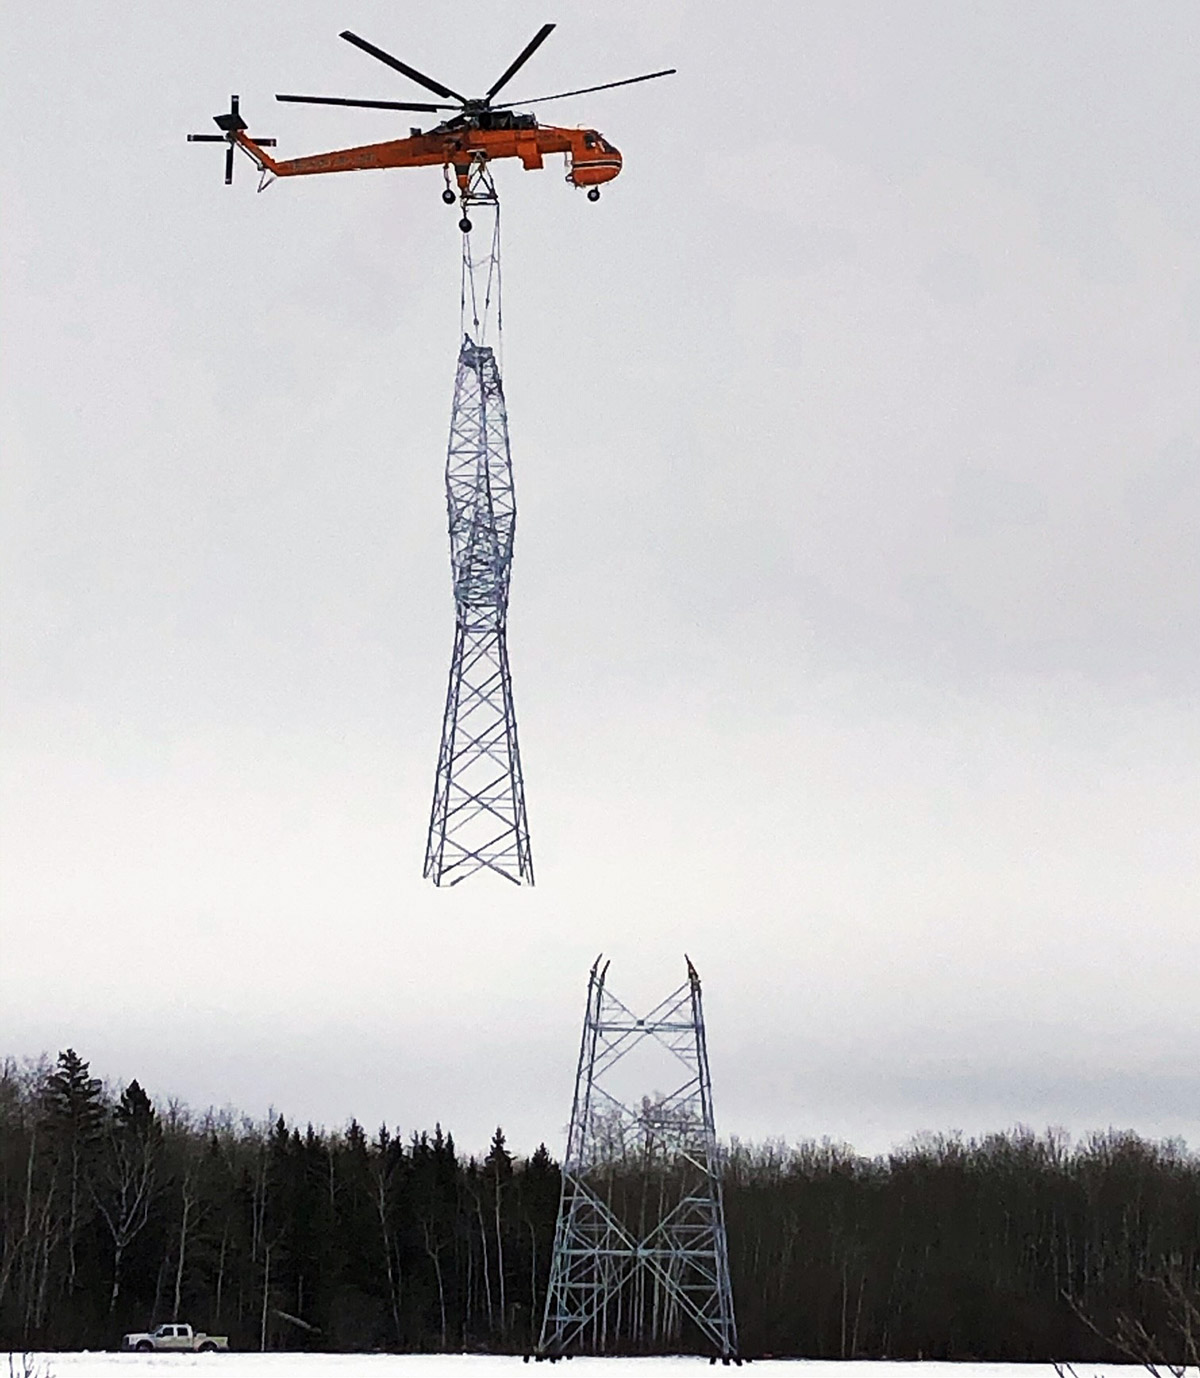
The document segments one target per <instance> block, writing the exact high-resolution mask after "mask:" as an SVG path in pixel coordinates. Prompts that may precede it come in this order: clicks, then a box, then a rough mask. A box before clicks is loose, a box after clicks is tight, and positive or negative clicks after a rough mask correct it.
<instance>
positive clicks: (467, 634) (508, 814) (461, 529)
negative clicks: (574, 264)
mask: <svg viewBox="0 0 1200 1378" xmlns="http://www.w3.org/2000/svg"><path fill="white" fill-rule="evenodd" d="M472 189H473V193H474V194H473V196H472V199H471V200H470V201H469V202H464V205H466V204H470V205H473V206H482V207H484V208H488V207H490V208H491V210H492V212H493V213H494V221H493V227H492V234H491V241H490V242H491V249H490V252H489V253H487V254H486V255H485V256H484V258H483V259H480V260H475V259H473V258H472V252H471V240H470V234H471V229H470V221H469V220H467V219H466V218H465V211H464V221H463V224H464V225H465V226H466V229H465V230H464V233H463V290H462V310H463V325H464V334H463V343H462V348H461V349H460V350H459V354H458V374H457V377H456V379H455V384H454V409H453V412H452V414H451V419H450V445H449V448H448V450H447V454H446V505H447V508H448V511H449V518H450V563H451V568H452V570H453V576H454V605H455V610H456V617H455V631H454V655H453V658H452V660H451V663H450V681H449V686H448V688H447V691H446V712H445V717H444V719H443V723H442V744H441V750H440V752H439V754H438V767H437V780H436V783H435V785H434V791H433V808H432V810H431V813H430V819H429V840H428V843H427V844H426V849H425V876H426V878H427V879H430V880H432V881H433V883H434V884H435V885H457V884H458V882H459V881H461V880H465V879H466V877H467V876H469V875H472V874H473V873H474V872H476V871H479V870H483V869H488V870H492V871H497V872H499V874H500V875H502V876H504V877H506V878H507V879H508V880H511V881H513V882H514V883H515V884H518V885H520V884H528V885H532V884H533V857H532V854H531V852H530V848H529V825H528V822H527V821H526V816H525V782H524V778H523V776H522V774H521V754H520V750H519V749H518V745H517V716H516V711H515V709H514V706H513V692H512V676H511V674H510V673H509V668H508V645H507V639H506V621H507V615H508V585H509V572H510V570H511V567H512V553H513V533H514V530H515V527H516V518H517V506H516V498H515V495H514V492H513V476H512V458H511V455H510V453H509V445H508V418H507V414H506V412H505V407H504V389H503V385H502V383H501V381H500V370H499V368H498V366H497V363H496V354H495V351H494V350H493V349H492V347H491V346H489V345H486V344H483V343H482V342H481V343H476V339H479V340H480V341H482V338H483V335H484V333H485V332H486V330H487V327H488V324H489V314H490V312H491V308H492V304H493V300H494V302H495V313H496V329H497V333H498V332H499V327H500V315H499V309H500V308H499V272H500V220H499V215H500V212H499V203H498V201H497V200H496V196H495V189H494V188H493V187H492V185H491V179H490V176H489V175H488V173H487V167H486V164H482V165H481V167H480V169H479V170H478V172H477V173H476V174H475V175H474V176H473V178H472ZM485 213H486V209H485ZM483 270H486V282H485V284H484V286H483V289H482V290H481V291H480V292H479V293H478V294H477V292H476V282H475V279H476V274H477V272H478V273H479V274H480V276H481V277H482V276H483ZM479 297H483V308H482V314H483V319H482V322H481V320H480V304H479ZM468 326H469V327H470V328H472V329H473V330H474V332H475V336H476V338H475V339H473V338H472V336H471V334H470V333H467V329H466V327H468Z"/></svg>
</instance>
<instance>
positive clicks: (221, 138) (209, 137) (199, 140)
mask: <svg viewBox="0 0 1200 1378" xmlns="http://www.w3.org/2000/svg"><path fill="white" fill-rule="evenodd" d="M187 141H188V143H190V144H223V143H228V142H229V141H228V139H226V137H225V135H224V134H189V135H188V136H187Z"/></svg>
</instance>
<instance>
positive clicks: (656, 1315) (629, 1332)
mask: <svg viewBox="0 0 1200 1378" xmlns="http://www.w3.org/2000/svg"><path fill="white" fill-rule="evenodd" d="M607 974H608V964H607V963H605V964H604V965H603V966H601V964H600V961H599V960H597V962H596V965H595V966H593V968H592V972H591V977H590V979H589V981H588V998H587V1014H586V1016H585V1017H584V1022H583V1039H582V1043H581V1045H580V1050H579V1067H578V1071H577V1073H576V1078H575V1099H574V1103H573V1105H572V1109H571V1125H570V1129H569V1131H568V1137H567V1152H566V1158H565V1161H564V1163H563V1179H562V1180H563V1185H562V1197H561V1201H560V1204H559V1213H558V1224H557V1228H556V1231H555V1238H554V1255H553V1258H552V1260H551V1264H550V1284H549V1288H548V1290H547V1293H546V1310H545V1315H544V1318H543V1321H542V1330H541V1337H540V1339H539V1341H538V1348H537V1357H538V1358H542V1359H557V1358H560V1357H562V1356H563V1355H570V1354H621V1353H625V1354H629V1353H633V1354H647V1353H651V1354H653V1353H660V1354H661V1353H679V1352H692V1353H707V1354H709V1356H710V1357H711V1358H713V1359H714V1360H715V1359H718V1358H719V1359H721V1360H723V1361H724V1362H726V1363H729V1362H734V1363H737V1362H740V1360H739V1358H738V1339H737V1324H736V1321H735V1319H734V1314H733V1290H732V1287H731V1285H730V1280H729V1248H728V1243H727V1240H726V1235H725V1209H724V1203H723V1199H722V1194H721V1158H720V1153H719V1150H718V1147H717V1139H716V1131H715V1128H714V1124H713V1105H712V1083H711V1081H710V1078H709V1071H708V1050H707V1045H706V1043H705V1032H704V1011H703V1008H702V1004H701V995H700V977H699V976H698V975H697V973H696V969H695V967H693V966H692V964H691V962H690V961H688V963H687V980H686V981H685V982H684V984H683V985H682V986H680V987H679V989H678V990H676V991H674V992H673V993H672V994H671V995H668V996H667V998H666V999H665V1000H663V1001H662V1002H661V1003H660V1004H658V1005H657V1006H655V1008H654V1009H652V1010H651V1011H650V1013H649V1014H647V1015H645V1016H644V1017H642V1018H638V1017H637V1016H636V1015H635V1014H634V1013H633V1012H632V1011H631V1010H630V1009H629V1008H628V1007H627V1006H625V1005H623V1004H622V1003H621V1001H620V1000H618V999H617V997H616V996H615V995H613V994H612V992H611V991H609V990H608V988H607V986H606V977H607ZM646 1044H651V1045H653V1046H654V1050H655V1051H656V1052H657V1053H658V1054H659V1061H660V1063H665V1064H666V1065H667V1066H670V1067H673V1068H674V1069H675V1075H676V1076H679V1077H682V1080H681V1081H680V1082H679V1084H678V1085H677V1086H676V1088H675V1090H673V1091H671V1092H670V1093H669V1094H662V1093H658V1094H655V1095H644V1094H643V1095H642V1096H641V1097H640V1099H637V1100H635V1099H634V1098H633V1097H632V1096H631V1095H630V1094H629V1091H628V1089H627V1085H628V1081H629V1079H628V1077H626V1078H624V1080H622V1077H621V1074H620V1071H619V1067H618V1065H619V1064H624V1063H625V1060H626V1059H627V1058H629V1056H630V1054H634V1053H637V1051H638V1050H639V1049H642V1048H644V1046H645V1045H646ZM667 1084H671V1083H670V1082H667Z"/></svg>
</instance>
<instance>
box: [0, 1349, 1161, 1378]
mask: <svg viewBox="0 0 1200 1378" xmlns="http://www.w3.org/2000/svg"><path fill="white" fill-rule="evenodd" d="M30 1357H31V1358H32V1359H33V1360H34V1366H33V1367H32V1368H31V1369H30V1378H118V1375H119V1378H133V1375H134V1374H138V1373H151V1374H153V1375H154V1378H159V1375H160V1374H161V1373H162V1372H163V1371H164V1370H167V1371H169V1372H170V1373H171V1374H177V1373H178V1372H179V1371H180V1370H181V1369H185V1368H186V1369H203V1370H204V1371H205V1373H206V1374H208V1375H211V1374H212V1372H213V1370H219V1376H218V1378H284V1376H285V1375H288V1378H291V1375H296V1376H297V1378H326V1375H328V1378H517V1375H518V1373H519V1372H520V1371H522V1369H523V1371H524V1372H525V1373H527V1374H532V1372H533V1369H532V1367H528V1368H524V1366H523V1365H522V1361H521V1358H520V1357H519V1356H516V1357H514V1356H511V1355H479V1354H286V1353H285V1354H120V1353H89V1352H86V1351H85V1352H83V1353H59V1354H45V1355H37V1356H30ZM707 1368H708V1360H707V1359H695V1358H673V1359H588V1358H578V1359H573V1360H572V1361H571V1367H570V1370H569V1372H570V1378H688V1375H694V1378H699V1375H700V1374H701V1373H702V1372H703V1371H705V1370H706V1369H707ZM6 1370H7V1364H6V1362H5V1356H4V1355H3V1353H2V1352H0V1378H7V1372H6ZM1075 1371H1076V1375H1077V1378H1101V1375H1123V1376H1124V1378H1135V1376H1136V1375H1138V1374H1141V1373H1142V1372H1143V1370H1142V1369H1140V1368H1138V1367H1136V1366H1135V1365H1125V1364H1103V1365H1100V1366H1097V1365H1094V1364H1079V1365H1076V1367H1075ZM13 1372H14V1373H15V1374H16V1375H17V1376H18V1378H21V1375H22V1374H23V1373H24V1372H25V1370H24V1368H23V1366H22V1362H21V1356H20V1355H16V1356H14V1364H13ZM538 1372H539V1375H540V1378H550V1374H551V1372H553V1373H554V1375H555V1378H565V1374H564V1370H563V1369H562V1368H561V1367H557V1368H554V1369H550V1368H547V1367H545V1366H542V1367H541V1368H540V1369H539V1370H538ZM753 1374H754V1378H1055V1371H1054V1368H1053V1366H1052V1365H1050V1364H972V1363H963V1364H949V1363H933V1362H927V1363H894V1362H870V1363H868V1362H865V1361H864V1362H837V1361H834V1360H807V1359H773V1360H765V1359H760V1360H757V1361H756V1362H755V1365H754V1369H753Z"/></svg>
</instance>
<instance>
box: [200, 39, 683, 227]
mask: <svg viewBox="0 0 1200 1378" xmlns="http://www.w3.org/2000/svg"><path fill="white" fill-rule="evenodd" d="M554 27H555V26H554V25H553V24H543V25H542V27H541V28H540V29H539V30H538V32H537V33H536V34H535V35H534V36H533V38H532V39H531V40H530V41H529V43H528V44H526V46H525V48H524V49H523V50H522V52H521V53H520V54H519V55H518V56H517V57H516V58H515V59H514V60H513V62H512V63H511V64H510V65H509V67H508V68H507V70H506V71H504V72H503V73H502V74H501V76H500V77H499V78H498V79H497V80H496V81H495V82H493V84H492V85H491V87H490V88H489V89H488V91H487V93H486V95H483V96H480V97H477V98H470V97H467V96H464V95H462V94H461V93H460V92H458V91H453V90H451V89H450V87H448V86H443V85H442V83H441V82H440V81H434V79H433V78H432V77H427V76H426V75H425V74H424V73H423V72H418V71H417V69H416V68H415V67H410V66H409V65H408V64H407V63H405V62H401V61H400V59H399V58H396V57H393V56H392V55H391V54H390V53H386V52H384V50H383V49H382V48H377V47H376V46H375V45H374V44H373V43H368V42H367V40H366V39H365V38H360V37H359V36H358V35H357V34H354V33H351V32H350V31H349V30H346V31H345V32H344V33H342V34H341V35H340V36H341V37H342V38H344V39H345V40H346V42H347V43H352V44H353V45H354V46H355V47H356V48H360V49H362V51H363V52H364V53H369V54H370V55H371V56H372V57H374V58H377V59H378V60H379V61H380V62H383V63H386V65H387V66H389V67H391V68H393V69H394V70H395V71H397V72H400V73H402V74H403V75H404V76H406V77H408V78H409V79H410V80H411V81H415V82H417V83H418V85H420V86H424V87H425V89H426V90H428V91H431V92H433V94H434V95H437V96H441V97H443V99H445V100H452V101H456V102H457V104H456V105H442V104H430V103H428V102H412V101H391V100H352V99H348V98H346V97H344V96H283V95H277V96H276V97H275V99H276V100H278V101H288V102H293V103H297V104H302V105H348V106H355V107H360V108H363V109H368V110H407V111H417V112H432V113H437V112H441V111H453V112H454V113H453V114H452V115H451V116H450V118H448V119H446V120H443V121H442V123H441V124H439V125H437V126H436V127H435V128H433V129H430V130H429V131H428V132H422V131H421V130H420V129H413V130H411V131H410V134H409V137H408V138H406V139H390V140H388V141H387V142H386V143H379V144H363V145H361V146H360V147H358V148H341V149H336V150H334V151H333V152H331V153H318V154H315V155H314V156H312V157H309V158H289V159H284V160H282V161H277V160H276V159H275V158H273V157H272V156H271V155H270V154H269V153H267V152H266V150H267V149H268V148H274V147H275V142H276V141H275V140H274V139H255V138H252V137H251V135H250V134H249V133H248V132H247V129H248V126H247V124H246V121H245V120H244V119H243V118H242V116H241V114H240V113H239V110H238V98H237V96H233V97H231V98H230V106H229V111H228V112H227V113H226V114H223V115H215V116H214V117H213V120H214V123H215V124H216V125H217V127H218V129H220V130H221V131H222V132H221V133H220V134H189V135H188V142H189V143H226V144H228V148H227V150H226V153H225V182H226V185H228V184H229V183H230V182H232V181H233V155H234V149H235V148H240V149H242V150H243V152H245V153H246V154H248V155H249V157H250V158H251V159H252V160H253V161H254V163H255V164H256V166H257V167H258V168H259V170H260V171H261V172H263V173H270V174H272V175H273V176H275V177H303V176H308V175H310V174H313V173H318V172H350V171H356V170H361V169H365V168H385V167H437V166H441V167H442V168H443V169H444V170H445V176H446V189H445V191H444V192H443V193H442V198H443V200H444V201H445V202H446V203H447V205H453V204H454V202H455V201H456V200H458V199H460V197H461V199H462V201H463V205H464V218H463V221H462V222H461V223H462V228H463V229H464V230H465V229H469V228H470V223H469V221H467V219H466V216H465V207H466V205H467V195H468V186H469V184H470V182H471V177H472V173H473V171H474V170H476V169H478V168H479V167H480V166H481V165H484V166H486V164H487V162H488V161H490V160H491V159H494V158H520V160H521V164H522V166H523V167H524V168H526V169H527V170H530V169H534V168H540V167H542V166H543V162H542V159H543V157H544V156H545V155H546V154H547V153H562V154H564V155H565V158H566V165H567V181H568V182H570V183H571V184H572V185H573V186H576V187H586V188H587V194H588V199H589V200H590V201H597V200H599V198H600V186H601V184H602V183H604V182H610V181H611V180H612V179H613V178H614V177H615V176H616V175H617V174H618V173H619V172H620V171H621V154H620V152H619V151H618V150H617V149H616V148H614V147H613V145H612V144H610V143H609V142H608V140H607V139H605V137H604V136H603V135H602V134H600V133H599V132H598V131H596V130H595V129H560V128H556V127H554V126H552V125H539V124H538V122H537V120H536V119H535V118H534V117H533V116H532V115H525V114H517V113H516V111H515V109H514V107H515V106H517V105H531V104H535V103H537V104H542V103H544V102H546V101H550V100H563V99H565V98H566V97H567V96H582V95H587V94H589V93H591V92H593V91H607V90H610V89H611V88H612V87H615V86H632V85H634V84H635V83H636V82H640V81H653V80H654V79H655V78H656V77H666V76H671V75H673V73H674V72H675V68H674V67H669V68H667V69H666V70H664V71H661V72H647V73H646V74H645V75H644V76H640V77H627V78H626V79H625V80H624V81H609V82H605V83H603V84H602V85H600V86H584V87H581V88H579V89H578V90H575V91H559V92H557V93H556V94H555V95H552V96H539V97H537V98H536V99H535V100H534V101H506V102H504V103H502V104H499V105H497V104H494V103H493V102H494V98H495V97H496V95H498V94H499V92H500V90H501V89H502V88H503V87H504V86H506V85H507V84H508V82H509V81H510V80H511V78H512V77H513V76H515V75H516V73H517V72H518V71H519V70H520V69H521V68H522V67H523V66H524V65H525V63H526V62H527V61H528V60H529V59H530V58H531V57H532V56H533V54H534V53H535V52H536V51H537V50H538V48H540V47H541V45H542V44H543V43H544V42H545V41H546V39H547V38H549V36H550V34H551V33H552V32H553V30H554ZM452 180H453V182H454V183H456V184H457V187H458V191H457V193H456V192H455V191H454V190H453V189H452V185H451V182H452Z"/></svg>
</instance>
